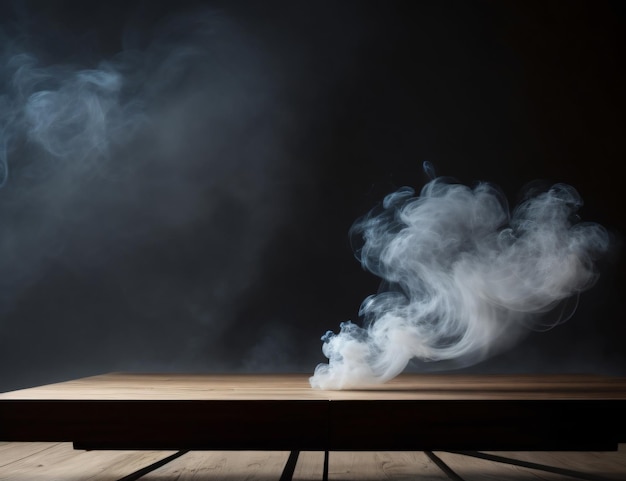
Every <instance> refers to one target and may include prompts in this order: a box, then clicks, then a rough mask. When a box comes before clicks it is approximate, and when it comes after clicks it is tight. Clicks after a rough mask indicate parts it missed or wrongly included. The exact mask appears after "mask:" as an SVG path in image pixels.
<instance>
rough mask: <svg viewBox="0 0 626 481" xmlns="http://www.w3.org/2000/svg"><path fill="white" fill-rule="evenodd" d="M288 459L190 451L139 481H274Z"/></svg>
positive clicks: (269, 454)
mask: <svg viewBox="0 0 626 481" xmlns="http://www.w3.org/2000/svg"><path fill="white" fill-rule="evenodd" d="M288 456H289V453H287V452H284V451H276V452H267V451H238V452H231V451H211V452H206V451H194V452H190V453H187V454H185V455H184V456H182V457H181V458H179V459H177V460H175V461H172V462H171V463H168V464H167V465H165V466H163V467H161V468H159V469H157V470H155V471H153V472H152V473H149V474H147V475H145V476H143V477H142V478H141V481H164V480H172V481H173V480H176V481H201V480H202V481H205V480H207V479H216V480H218V479H219V480H224V481H227V480H232V481H235V480H237V481H246V480H256V481H278V479H279V478H280V475H281V473H282V470H283V467H284V466H285V463H286V461H287V457H288Z"/></svg>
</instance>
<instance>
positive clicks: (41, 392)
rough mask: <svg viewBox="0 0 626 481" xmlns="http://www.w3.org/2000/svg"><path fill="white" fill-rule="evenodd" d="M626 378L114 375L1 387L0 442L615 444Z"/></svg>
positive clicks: (345, 447) (175, 446) (185, 446)
mask: <svg viewBox="0 0 626 481" xmlns="http://www.w3.org/2000/svg"><path fill="white" fill-rule="evenodd" d="M625 408H626V380H624V379H623V378H612V377H606V376H593V375H459V374H438V375H433V374H422V375H417V374H405V375H401V376H399V377H398V378H396V379H394V380H392V381H391V382H389V383H387V384H384V385H380V386H376V387H371V388H369V389H361V390H353V391H320V390H314V389H311V388H310V387H309V384H308V376H306V375H297V374H293V375H289V374H287V375H284V374H281V375H232V374H231V375H202V374H195V375H187V374H124V373H113V374H106V375H101V376H93V377H89V378H84V379H77V380H73V381H67V382H63V383H57V384H51V385H47V386H40V387H35V388H30V389H23V390H19V391H13V392H7V393H2V394H0V440H3V441H71V442H75V443H76V445H77V446H78V447H84V448H97V449H171V450H199V449H206V450H224V449H227V450H229V449H237V450H284V451H288V450H293V449H297V450H301V451H316V450H325V449H328V450H331V451H349V450H354V451H356V450H370V451H390V450H393V451H407V450H430V451H434V450H472V449H473V450H528V451H533V450H613V449H616V447H617V443H618V442H626V422H625V421H624V420H623V416H622V412H624V410H625Z"/></svg>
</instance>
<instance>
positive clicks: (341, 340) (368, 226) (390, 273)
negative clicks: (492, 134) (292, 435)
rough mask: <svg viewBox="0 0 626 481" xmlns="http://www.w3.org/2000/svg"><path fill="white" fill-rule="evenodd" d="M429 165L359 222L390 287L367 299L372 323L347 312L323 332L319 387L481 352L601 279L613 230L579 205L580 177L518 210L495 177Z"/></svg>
mask: <svg viewBox="0 0 626 481" xmlns="http://www.w3.org/2000/svg"><path fill="white" fill-rule="evenodd" d="M424 169H425V171H426V173H427V174H428V176H429V177H430V179H431V180H430V181H429V182H427V183H426V184H425V186H424V187H423V189H422V190H421V192H420V194H419V195H418V196H417V195H415V192H414V191H413V190H412V189H410V188H402V189H400V190H398V191H397V192H394V193H391V194H389V195H388V196H387V197H386V198H385V199H384V202H383V204H382V206H380V208H377V209H375V210H373V211H371V212H370V213H369V214H367V215H366V216H364V217H363V218H361V219H359V220H357V221H356V222H355V224H354V225H353V227H352V232H351V233H352V234H354V235H356V236H357V237H360V238H361V239H362V246H361V247H360V248H359V249H357V251H356V255H357V258H358V259H359V260H360V262H361V264H362V266H363V267H364V268H365V269H367V270H368V271H370V272H372V273H373V274H375V275H377V276H378V277H380V278H381V279H382V283H381V288H380V290H379V292H378V293H377V294H375V295H372V296H370V297H368V298H367V299H365V300H364V301H363V303H362V305H361V308H360V311H359V315H360V316H362V318H363V320H364V323H363V326H359V325H357V324H355V323H352V322H349V321H348V322H344V323H342V324H341V329H340V331H339V332H338V333H333V332H332V331H329V332H328V333H326V335H325V336H324V337H322V340H323V345H322V350H323V353H324V355H325V356H326V357H327V358H328V363H327V364H326V363H322V364H319V365H318V366H317V367H316V369H315V372H314V375H313V376H312V377H311V378H310V383H311V386H312V387H314V388H318V389H350V388H358V387H365V386H368V385H375V384H379V383H384V382H386V381H388V380H390V379H392V378H394V377H395V376H397V375H398V374H400V373H401V372H402V371H403V370H404V369H405V368H406V366H407V365H408V363H409V361H411V360H412V359H418V360H420V361H425V362H436V361H454V363H455V365H457V366H469V365H472V364H475V363H477V362H480V361H482V360H484V359H486V358H487V357H489V356H491V355H493V354H495V353H498V352H501V351H502V350H504V349H506V348H508V347H510V346H512V345H513V344H514V343H515V342H516V341H518V340H519V339H520V338H521V337H523V336H524V334H526V333H527V332H529V331H530V330H531V329H537V328H541V329H546V328H549V327H552V326H553V325H556V324H558V323H560V322H563V321H564V320H565V318H564V315H561V316H557V320H555V321H551V322H549V323H548V321H547V320H546V319H547V317H546V314H548V313H551V312H553V311H555V308H556V307H557V306H559V304H562V303H563V302H564V301H566V300H568V299H570V298H572V297H575V296H577V295H578V294H580V293H581V292H583V291H585V290H587V289H589V288H590V287H592V286H593V284H594V283H595V281H596V280H597V277H598V272H597V269H596V267H595V261H596V260H597V258H598V256H600V255H601V254H602V253H603V252H605V251H606V250H607V249H608V247H609V236H608V232H607V231H606V229H605V228H604V227H602V226H601V225H599V224H597V223H592V222H582V221H580V219H579V218H578V217H577V215H576V212H577V211H578V209H579V208H580V207H581V206H582V199H581V198H580V196H579V194H578V192H577V191H576V189H574V187H572V186H570V185H566V184H555V185H553V186H551V187H550V188H549V189H547V190H544V191H541V192H534V193H532V194H529V195H528V196H527V197H526V198H525V199H524V200H523V201H522V202H521V203H520V204H519V205H518V206H516V207H515V208H514V209H513V210H512V211H510V210H509V207H508V204H507V201H506V197H505V196H504V195H503V194H502V192H501V191H500V189H499V188H498V187H496V186H494V185H492V184H489V183H486V182H482V183H479V184H477V185H476V186H475V187H469V186H466V185H462V184H460V183H458V182H455V181H453V180H451V179H447V178H442V177H436V176H435V174H434V170H433V168H432V166H431V165H430V164H428V163H426V164H425V165H424ZM570 314H571V313H570Z"/></svg>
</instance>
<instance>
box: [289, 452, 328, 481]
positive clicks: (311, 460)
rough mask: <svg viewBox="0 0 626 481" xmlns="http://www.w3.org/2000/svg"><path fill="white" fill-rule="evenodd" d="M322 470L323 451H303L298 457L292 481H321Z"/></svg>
mask: <svg viewBox="0 0 626 481" xmlns="http://www.w3.org/2000/svg"><path fill="white" fill-rule="evenodd" d="M323 469H324V452H323V451H303V452H301V453H300V456H299V457H298V464H297V465H296V470H295V471H294V473H293V481H322V473H323Z"/></svg>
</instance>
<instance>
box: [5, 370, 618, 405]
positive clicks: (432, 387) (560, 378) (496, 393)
mask: <svg viewBox="0 0 626 481" xmlns="http://www.w3.org/2000/svg"><path fill="white" fill-rule="evenodd" d="M4 399H7V400H8V399H20V400H24V399H32V400H37V399H39V400H51V399H56V400H92V399H98V400H212V401H217V400H228V401H234V400H257V401H262V400H267V401H273V400H303V401H304V400H309V401H353V400H368V401H369V400H391V401H398V400H444V399H448V400H469V399H479V400H486V399H493V400H499V399H505V400H514V399H515V400H523V399H538V400H545V399H568V400H569V399H618V400H623V399H626V378H619V377H609V376H596V375H586V374H581V375H575V374H558V375H557V374H555V375H530V374H528V375H520V374H518V375H493V374H490V375H461V374H402V375H400V376H398V377H396V378H395V379H392V380H391V381H389V382H388V383H386V384H381V385H375V386H371V387H369V388H363V389H358V390H343V391H322V390H315V389H312V388H311V387H310V385H309V382H308V376H306V375H301V374H255V375H247V374H224V375H216V374H133V373H111V374H103V375H100V376H92V377H87V378H82V379H76V380H71V381H66V382H60V383H55V384H49V385H44V386H38V387H33V388H28V389H21V390H17V391H10V392H5V393H0V400H4Z"/></svg>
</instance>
